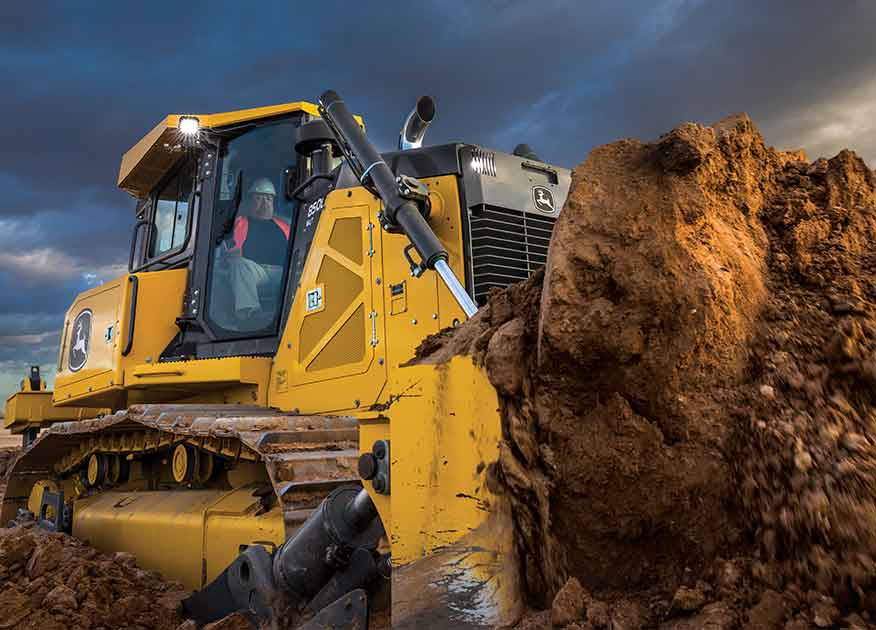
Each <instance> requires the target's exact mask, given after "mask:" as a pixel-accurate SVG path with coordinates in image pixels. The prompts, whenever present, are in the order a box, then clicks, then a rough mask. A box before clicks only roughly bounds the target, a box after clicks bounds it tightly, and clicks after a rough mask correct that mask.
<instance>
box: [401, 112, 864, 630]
mask: <svg viewBox="0 0 876 630" xmlns="http://www.w3.org/2000/svg"><path fill="white" fill-rule="evenodd" d="M874 237H876V176H874V173H873V171H871V170H870V169H869V168H868V167H867V166H866V165H865V164H864V163H863V161H862V160H861V159H860V158H858V157H857V156H856V155H855V154H854V153H852V152H850V151H843V152H842V153H840V154H839V155H837V156H836V157H834V158H832V159H830V160H818V161H816V162H813V163H810V162H808V161H807V160H806V158H805V155H804V154H803V153H802V152H790V153H789V152H780V151H776V150H774V149H772V148H769V147H767V146H766V145H765V144H764V142H763V139H762V137H761V136H760V134H759V133H758V131H757V130H756V129H755V127H754V125H753V124H752V122H751V120H750V119H748V117H747V116H744V115H740V116H735V117H732V118H729V119H727V120H724V121H721V122H720V123H718V124H715V125H713V126H711V127H706V126H701V125H697V124H685V125H682V126H680V127H678V128H676V129H675V130H673V131H672V132H671V133H669V134H667V135H665V136H663V137H662V138H660V139H659V140H658V141H657V142H654V143H642V142H638V141H635V140H623V141H620V142H617V143H614V144H610V145H607V146H603V147H599V148H597V149H595V150H594V151H593V152H592V153H591V154H590V156H589V157H588V158H587V160H586V161H585V162H584V163H583V164H581V165H580V166H578V167H577V168H576V169H575V170H574V172H573V177H572V189H571V192H570V195H569V198H568V200H567V202H566V205H565V207H564V209H563V212H562V214H561V216H560V218H559V219H558V221H557V224H556V228H555V232H554V236H553V239H552V242H551V246H550V252H549V255H548V263H547V266H546V268H545V270H544V272H543V273H540V274H537V275H535V276H533V277H532V278H530V280H529V281H528V282H526V283H523V284H521V285H517V286H512V287H509V288H508V289H506V290H504V291H496V292H494V293H493V294H492V295H491V298H490V301H489V304H488V305H487V306H485V307H484V308H483V309H481V312H480V313H479V314H478V315H477V316H476V317H475V318H473V319H472V320H470V321H469V322H467V323H466V324H465V325H463V326H462V327H460V328H459V329H458V330H456V331H453V332H446V333H442V334H440V335H438V336H436V337H433V338H431V339H429V340H427V341H426V342H425V343H424V344H423V346H422V347H421V348H420V351H419V353H418V355H419V357H420V360H422V361H428V362H437V361H443V360H445V359H447V358H448V357H449V356H451V355H453V354H469V355H472V356H473V358H474V360H475V361H476V362H479V363H482V364H484V365H485V366H486V368H487V370H488V373H489V375H490V378H491V381H492V382H493V384H494V385H495V386H496V387H497V389H498V391H499V392H500V395H501V399H502V407H503V410H502V413H503V424H504V441H503V443H502V446H501V456H500V460H499V462H498V465H497V466H495V467H494V468H493V470H492V471H491V472H492V474H493V477H494V481H495V482H496V483H495V486H496V487H497V488H499V489H501V490H502V491H503V492H504V493H505V494H506V496H507V497H508V498H509V500H510V501H511V504H512V506H513V511H514V515H515V522H516V525H517V530H518V534H519V536H518V545H519V550H520V556H521V558H523V566H522V567H521V572H522V574H523V576H524V579H525V583H526V585H527V588H528V592H529V596H530V604H531V605H532V606H533V607H534V608H536V609H545V610H547V609H549V608H550V607H551V604H552V602H553V601H554V596H555V595H557V593H558V592H560V589H561V588H563V591H564V592H565V591H566V590H567V588H568V584H567V578H570V577H571V578H575V579H577V580H578V582H579V583H580V585H581V586H582V589H584V590H585V591H586V595H585V596H584V602H585V603H584V604H582V606H583V607H581V608H580V612H579V613H576V614H574V615H573V616H574V617H575V618H576V619H577V621H573V622H571V623H569V625H567V626H566V627H569V628H574V627H582V628H583V627H594V628H596V627H604V624H605V623H608V622H607V621H606V619H608V618H609V617H611V618H612V619H613V623H614V627H615V628H639V627H656V626H657V625H660V624H664V626H663V627H666V628H702V627H713V628H725V627H726V628H730V627H738V626H739V625H740V624H745V625H746V627H751V628H773V627H777V628H782V627H786V624H789V625H787V627H788V628H792V627H793V628H806V627H832V626H834V625H835V624H840V625H844V626H850V627H851V626H852V625H855V624H857V625H860V626H861V627H870V626H869V625H867V624H869V620H870V615H871V613H872V612H874V611H876V591H874V584H873V581H874V576H876V501H874V499H876V449H874V446H873V444H874V443H873V440H874V439H876V424H874V422H876V413H874V410H876V404H874V403H876V398H874V392H876V390H874V385H876V358H874V357H876V355H874V349H876V318H874V315H876V311H874V307H873V305H874V303H876V275H874V270H876V258H874V256H876V254H874V252H873V248H872V243H874V242H876V241H874ZM564 585H566V586H564ZM559 600H560V602H562V601H564V600H563V597H560V598H559ZM587 602H591V603H592V605H591V604H589V603H587ZM575 606H577V604H575ZM575 606H572V608H571V610H578V609H577V608H576V607H575ZM594 606H595V610H596V612H594V613H591V608H593V607H594ZM567 608H568V606H567ZM606 610H608V611H609V612H610V614H609V617H606ZM618 611H620V612H618ZM631 611H632V612H631ZM554 612H555V613H556V612H557V611H556V610H555V611H554ZM557 614H560V615H561V618H562V619H564V623H565V619H566V618H565V617H563V614H565V613H562V611H560V612H559V613H557ZM848 615H853V616H852V617H848ZM550 616H551V615H549V614H547V613H546V612H545V613H541V614H540V616H539V615H535V616H533V617H530V618H529V619H527V620H526V621H525V623H524V625H522V626H521V627H550ZM591 617H592V618H591ZM844 617H845V618H846V621H845V622H843V621H842V619H843V618H844ZM526 624H529V625H526ZM533 624H536V625H533ZM537 624H542V625H537ZM576 624H577V625H576ZM557 627H562V624H557ZM837 627H839V626H837Z"/></svg>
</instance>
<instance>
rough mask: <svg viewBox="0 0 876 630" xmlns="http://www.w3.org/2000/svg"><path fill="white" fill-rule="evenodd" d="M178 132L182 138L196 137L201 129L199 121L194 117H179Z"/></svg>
mask: <svg viewBox="0 0 876 630" xmlns="http://www.w3.org/2000/svg"><path fill="white" fill-rule="evenodd" d="M178 127H179V132H180V133H181V134H182V135H184V136H196V135H198V131H200V129H201V121H200V120H198V119H197V118H196V117H195V116H180V119H179V125H178Z"/></svg>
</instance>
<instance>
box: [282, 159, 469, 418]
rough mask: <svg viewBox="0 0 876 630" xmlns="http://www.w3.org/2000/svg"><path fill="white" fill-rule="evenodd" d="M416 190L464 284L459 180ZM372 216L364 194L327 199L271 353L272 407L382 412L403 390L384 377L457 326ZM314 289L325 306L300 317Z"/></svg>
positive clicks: (375, 207)
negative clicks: (376, 408) (423, 195)
mask: <svg viewBox="0 0 876 630" xmlns="http://www.w3.org/2000/svg"><path fill="white" fill-rule="evenodd" d="M423 182H424V183H425V184H426V185H427V186H428V187H429V197H430V200H431V203H432V212H431V214H430V218H429V223H430V225H432V228H433V229H434V230H435V233H436V234H437V235H438V237H439V238H440V239H441V240H442V242H443V243H444V245H445V247H446V248H447V250H448V253H449V255H450V259H449V263H450V265H451V268H452V269H453V270H454V271H455V272H456V274H457V275H458V276H459V277H460V278H463V245H462V218H461V209H460V204H459V193H458V182H457V179H456V177H455V176H453V175H448V176H443V177H435V178H427V179H424V180H423ZM380 210H381V204H380V202H379V201H378V200H377V199H375V198H374V197H373V195H371V193H369V192H368V191H367V190H365V189H364V188H354V189H348V190H338V191H335V192H333V193H331V194H330V195H329V196H328V197H327V199H326V207H325V209H324V210H323V213H322V216H321V218H320V223H319V227H318V228H317V232H316V234H315V236H314V242H313V246H312V247H311V251H310V253H309V254H308V258H307V263H306V265H305V270H304V274H303V275H302V280H301V286H300V287H299V289H298V293H297V294H296V296H295V302H294V304H293V307H292V311H291V313H290V316H289V320H288V322H287V324H286V330H285V331H284V335H283V340H282V342H281V344H280V349H279V351H278V352H277V356H276V360H275V364H274V369H273V374H272V378H271V389H270V391H269V394H268V399H269V403H270V405H271V406H275V407H279V408H281V409H298V410H299V411H301V412H302V413H329V412H352V413H355V412H356V410H363V409H367V408H369V407H370V406H372V405H374V404H385V403H387V402H388V401H389V400H390V397H391V396H397V395H399V394H401V393H402V392H403V391H404V390H405V388H406V387H408V385H409V383H408V382H407V380H405V379H404V378H402V379H401V380H398V379H394V378H392V377H390V379H389V384H390V385H391V387H387V386H386V385H387V370H389V371H390V373H391V372H392V371H393V370H395V369H396V368H397V366H399V365H401V364H403V363H405V362H407V361H410V360H411V359H412V358H413V356H414V351H415V349H416V348H417V346H418V345H419V344H420V343H421V342H422V340H423V339H424V338H425V337H426V336H428V335H430V334H432V333H436V332H438V331H439V330H440V329H441V328H444V327H447V326H451V325H452V324H453V322H454V321H457V322H460V321H462V320H463V319H464V317H465V316H464V314H463V313H462V311H461V309H460V308H459V306H458V305H457V304H456V302H455V300H453V298H452V297H451V296H450V294H449V292H448V291H447V289H446V288H444V286H443V284H442V283H441V282H440V280H439V278H438V276H437V274H435V273H434V272H431V271H429V272H426V273H425V274H424V275H423V276H422V277H420V278H412V277H411V271H410V267H409V265H408V263H407V261H406V260H405V257H404V254H403V251H404V248H405V247H407V245H408V244H409V241H408V239H407V237H406V236H404V235H403V234H389V233H387V232H385V231H383V229H382V228H380V223H379V221H378V218H377V214H378V213H379V212H380ZM360 278H361V279H362V281H361V283H360V280H359V279H360ZM317 289H320V290H321V291H322V296H323V302H324V303H323V304H321V305H319V306H316V307H314V309H313V310H312V311H308V305H307V294H308V292H311V291H315V290H317ZM360 290H361V293H360ZM311 306H312V305H311Z"/></svg>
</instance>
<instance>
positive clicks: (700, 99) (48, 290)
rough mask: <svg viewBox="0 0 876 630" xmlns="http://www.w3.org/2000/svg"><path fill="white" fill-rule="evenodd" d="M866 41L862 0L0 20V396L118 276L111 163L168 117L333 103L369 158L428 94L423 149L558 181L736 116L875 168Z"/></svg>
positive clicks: (74, 12) (124, 205) (117, 216)
mask: <svg viewBox="0 0 876 630" xmlns="http://www.w3.org/2000/svg"><path fill="white" fill-rule="evenodd" d="M269 5H270V6H269ZM874 28H876V3H873V2H871V1H870V0H857V1H856V0H847V1H844V2H823V1H820V2H816V1H814V0H801V1H798V2H793V3H791V2H785V1H780V0H758V1H755V0H738V1H736V2H721V1H719V0H660V1H658V2H653V1H652V2H646V1H645V0H629V1H627V2H624V3H618V2H613V1H608V0H601V1H594V2H587V3H581V2H578V1H569V2H561V1H555V2H537V3H534V2H528V3H527V2H507V1H482V2H477V3H458V2H446V1H444V2H440V1H436V2H425V3H410V2H380V3H377V2H371V3H348V2H322V3H319V4H318V5H316V6H311V7H305V6H304V5H300V4H298V3H276V4H273V3H227V4H223V3H219V4H216V3H215V2H212V3H207V2H185V3H179V2H167V1H164V2H160V1H157V2H152V3H148V5H144V4H143V3H140V4H138V5H132V4H130V3H93V4H88V3H77V4H71V3H62V2H28V3H22V2H18V3H16V2H5V3H0V55H2V58H3V60H4V63H3V64H2V65H0V85H3V87H4V97H3V98H2V99H0V117H2V118H3V120H4V124H3V125H2V126H0V146H2V147H3V149H2V150H0V191H2V200H0V386H2V384H3V383H7V382H12V381H11V380H10V379H11V377H9V376H8V375H9V374H11V371H10V370H12V369H13V368H12V367H10V366H12V365H13V364H14V365H15V366H26V365H27V364H29V362H31V361H35V362H39V363H45V364H46V365H49V364H51V362H52V358H51V356H50V355H52V354H53V353H55V352H56V348H55V347H54V345H55V341H54V340H53V338H52V335H53V334H55V333H56V332H57V331H58V330H59V329H60V326H61V323H62V319H63V313H64V311H65V310H66V308H67V306H68V305H69V303H70V302H71V300H72V298H73V296H74V295H75V294H76V293H77V292H79V291H81V290H83V289H85V288H87V286H89V283H90V282H92V283H93V282H94V281H95V279H94V276H97V277H103V275H104V274H107V273H111V272H113V271H114V270H117V269H118V265H119V264H120V263H123V262H124V260H125V258H126V254H127V249H128V243H129V239H130V227H131V224H132V208H133V200H131V199H130V198H129V197H128V196H127V195H125V194H124V193H121V192H119V191H118V190H116V188H115V183H116V176H117V173H118V165H119V160H120V157H121V155H122V153H124V151H126V150H127V149H128V148H129V147H130V146H131V145H133V144H134V143H135V142H136V141H137V140H138V139H139V138H140V137H142V135H144V134H145V133H146V132H148V131H149V129H151V128H152V127H153V126H154V125H155V124H156V123H157V122H158V121H159V120H160V119H161V118H162V117H163V116H164V115H166V114H167V113H171V112H189V113H197V112H211V111H227V110H230V109H237V108H243V107H253V106H259V105H264V104H271V103H277V102H284V101H290V100H302V99H303V100H311V101H313V100H315V99H316V98H317V96H318V95H319V94H320V93H321V92H322V91H323V90H325V89H327V88H333V89H336V90H338V91H339V92H340V93H341V94H342V95H343V96H344V97H345V99H346V100H347V101H348V103H349V104H350V106H351V108H352V109H354V110H355V111H357V112H360V113H362V114H363V115H364V116H365V119H366V124H367V126H368V130H369V134H370V135H371V136H372V138H374V140H375V142H376V143H377V144H378V146H380V147H381V148H384V149H388V148H390V147H392V146H393V145H394V144H395V142H396V138H397V133H398V128H399V126H400V124H401V122H402V119H403V118H404V116H405V114H406V113H407V111H408V110H409V108H410V107H411V106H412V105H413V103H414V101H415V99H416V97H417V96H419V95H421V94H431V95H433V96H435V97H436V99H437V102H438V118H437V120H436V122H435V124H434V125H433V128H432V129H431V130H430V132H429V136H428V139H429V141H430V142H434V143H437V142H447V141H453V140H465V141H468V142H475V143H480V144H485V145H489V146H493V147H495V148H498V149H504V150H510V149H511V148H512V147H513V146H514V145H515V144H517V143H518V142H528V143H529V144H531V145H533V146H534V147H535V148H536V149H537V150H538V152H539V153H540V154H541V155H542V156H543V157H544V158H545V159H547V160H548V161H551V162H554V163H558V164H562V165H565V166H573V165H574V164H576V163H577V162H579V161H581V160H582V159H583V158H584V157H585V156H586V155H587V153H588V152H589V150H590V149H591V148H592V147H593V146H594V145H596V144H600V143H603V142H608V141H611V140H614V139H616V138H619V137H629V136H636V137H642V138H654V137H656V136H657V135H658V134H660V133H662V132H664V131H666V130H668V129H669V128H671V127H673V126H674V125H676V124H678V123H679V122H681V121H684V120H699V121H704V122H711V121H714V120H716V119H719V118H721V117H723V116H725V115H728V114H731V113H735V112H737V111H747V112H749V113H750V114H751V115H752V117H753V118H754V120H755V121H756V122H757V123H758V124H759V126H760V127H761V129H762V131H763V132H764V134H765V136H766V138H767V140H768V141H769V142H771V143H774V144H776V145H778V146H780V147H783V148H796V147H798V146H802V147H804V148H806V149H807V150H808V151H809V152H810V154H812V155H819V154H831V153H835V152H836V151H838V150H839V149H840V148H842V147H843V146H851V147H852V148H855V149H857V150H858V151H859V152H860V153H861V154H862V155H864V156H865V157H866V158H868V159H869V160H872V161H876V71H874V70H876V46H873V36H872V33H873V32H874ZM114 265H115V267H114ZM54 339H56V338H54ZM16 353H19V354H18V355H16ZM17 356H20V357H21V358H20V359H17V358H16V357H17ZM16 361H18V363H16ZM15 369H16V370H17V369H18V367H16V368H15ZM22 369H23V368H22ZM4 375H6V376H4ZM4 378H5V379H6V380H3V379H4ZM0 393H2V392H0Z"/></svg>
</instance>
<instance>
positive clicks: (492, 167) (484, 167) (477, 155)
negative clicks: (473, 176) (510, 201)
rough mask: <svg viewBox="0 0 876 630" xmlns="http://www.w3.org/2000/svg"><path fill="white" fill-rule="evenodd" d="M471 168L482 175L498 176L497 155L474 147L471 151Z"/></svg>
mask: <svg viewBox="0 0 876 630" xmlns="http://www.w3.org/2000/svg"><path fill="white" fill-rule="evenodd" d="M471 167H472V169H473V170H474V171H475V172H477V173H480V174H481V175H489V176H491V177H495V176H496V154H495V153H493V152H492V151H484V150H483V149H480V148H478V147H473V148H472V151H471Z"/></svg>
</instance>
